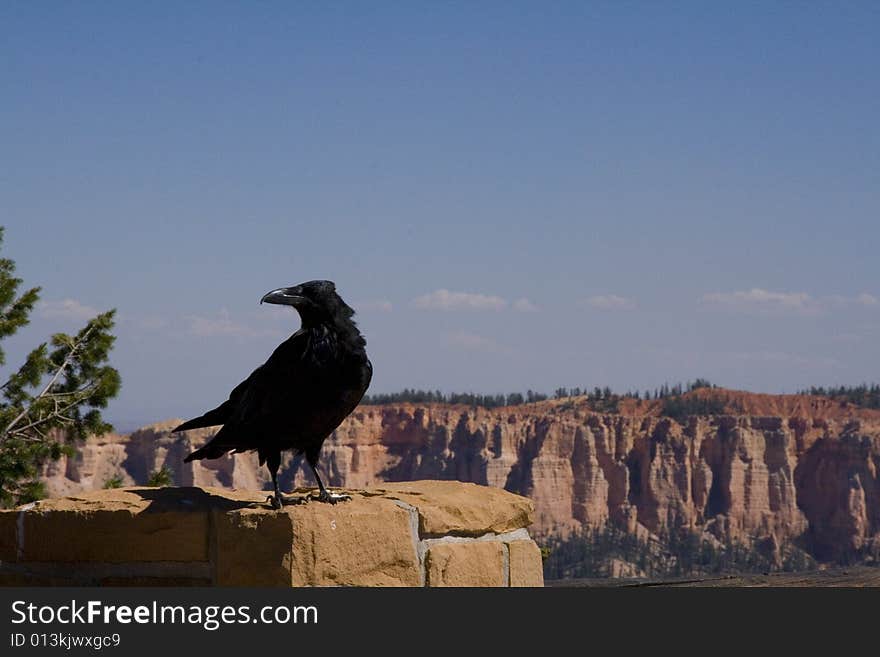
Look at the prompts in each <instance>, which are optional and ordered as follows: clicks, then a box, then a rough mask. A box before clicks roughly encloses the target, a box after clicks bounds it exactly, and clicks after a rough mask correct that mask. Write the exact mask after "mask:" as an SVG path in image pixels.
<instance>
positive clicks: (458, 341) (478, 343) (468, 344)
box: [449, 331, 504, 353]
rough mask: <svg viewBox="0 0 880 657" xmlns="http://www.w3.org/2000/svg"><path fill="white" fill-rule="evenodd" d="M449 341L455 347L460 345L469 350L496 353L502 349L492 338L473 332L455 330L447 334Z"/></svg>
mask: <svg viewBox="0 0 880 657" xmlns="http://www.w3.org/2000/svg"><path fill="white" fill-rule="evenodd" d="M449 343H450V344H451V345H453V346H455V347H461V348H462V349H467V350H470V351H486V352H490V353H497V352H500V351H503V350H504V349H503V347H502V346H501V345H500V344H498V343H497V342H496V341H495V340H493V339H492V338H486V337H483V336H482V335H476V334H474V333H466V332H465V331H457V332H455V333H451V334H450V335H449Z"/></svg>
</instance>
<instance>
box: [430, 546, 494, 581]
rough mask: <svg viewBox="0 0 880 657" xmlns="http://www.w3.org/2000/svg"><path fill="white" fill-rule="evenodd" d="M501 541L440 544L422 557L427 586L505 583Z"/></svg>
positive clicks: (432, 547)
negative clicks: (424, 558)
mask: <svg viewBox="0 0 880 657" xmlns="http://www.w3.org/2000/svg"><path fill="white" fill-rule="evenodd" d="M504 561H505V553H504V544H503V543H500V542H497V541H472V542H467V543H442V544H435V545H433V546H431V548H430V549H429V550H428V554H427V557H426V561H425V564H426V570H427V583H428V586H507V581H506V577H505V564H504Z"/></svg>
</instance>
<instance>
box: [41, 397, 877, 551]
mask: <svg viewBox="0 0 880 657" xmlns="http://www.w3.org/2000/svg"><path fill="white" fill-rule="evenodd" d="M797 413H798V414H795V415H791V416H783V415H770V416H762V415H724V416H713V417H694V418H689V419H688V420H686V421H684V422H682V423H679V422H676V421H673V420H671V419H669V418H663V417H657V416H656V415H652V414H642V415H638V414H633V415H614V414H607V415H604V414H597V413H592V412H590V411H588V410H586V409H585V407H583V406H579V405H578V404H577V403H574V404H567V405H565V404H554V403H544V404H533V405H523V406H516V407H508V408H502V409H492V410H487V409H480V408H476V409H475V408H469V407H459V406H448V405H442V404H430V405H411V404H401V405H391V406H364V407H360V408H358V409H357V410H356V411H355V413H353V414H352V415H351V416H350V417H349V418H348V419H347V420H346V421H345V422H344V423H343V424H342V425H341V426H340V427H339V429H338V430H337V431H336V432H335V433H334V434H333V436H332V437H331V438H330V439H329V440H328V441H327V442H326V443H325V446H324V452H323V457H322V461H321V467H322V468H323V471H324V472H327V473H328V477H327V483H328V484H329V485H331V486H344V487H347V488H362V487H367V486H371V485H374V484H377V483H380V482H383V481H406V480H413V479H457V480H461V481H471V482H476V483H480V484H486V485H489V486H496V487H500V488H505V489H507V490H510V491H512V492H516V493H520V494H523V495H527V496H529V497H531V498H532V499H533V500H534V503H535V511H536V514H535V518H536V520H535V525H534V527H533V533H536V534H537V535H539V536H540V535H547V534H550V533H562V534H565V533H567V532H570V531H571V530H573V529H575V528H577V527H580V526H581V525H583V524H593V525H598V524H601V523H604V522H606V521H609V520H610V521H611V522H613V523H614V524H616V525H618V526H620V527H625V528H627V529H628V530H629V531H631V532H636V533H642V534H657V533H659V532H661V531H663V530H668V529H672V528H677V527H682V526H684V527H689V528H692V529H694V530H701V531H704V532H708V533H710V534H712V535H714V536H715V537H716V538H718V539H719V540H722V541H724V542H728V541H730V540H745V539H749V538H766V539H769V540H772V541H774V542H775V543H776V544H781V543H782V542H784V541H786V540H793V539H799V540H801V541H804V542H805V543H806V544H808V545H809V546H810V549H811V551H813V552H814V554H815V556H817V557H818V558H820V559H837V558H840V557H841V556H842V555H845V553H847V552H849V551H854V550H859V549H862V548H864V547H865V546H866V545H868V544H870V542H871V541H877V542H880V475H878V471H880V422H878V421H875V420H874V419H873V418H872V419H869V420H863V419H862V420H860V419H854V418H853V417H851V415H850V414H840V413H838V414H836V416H835V417H829V416H828V414H827V413H821V412H815V413H812V416H810V414H809V408H807V409H806V413H805V412H804V409H801V408H799V409H798V410H797ZM175 423H176V421H168V422H164V423H160V424H156V425H152V426H151V427H147V428H145V429H141V430H139V431H136V432H134V433H133V434H131V435H130V436H114V435H109V436H104V437H99V438H93V439H90V440H89V441H88V442H87V443H86V444H85V445H83V446H82V448H81V449H80V450H79V453H78V455H77V456H76V457H73V458H68V459H63V460H62V461H59V462H57V463H54V464H52V465H50V466H48V467H47V469H46V473H45V475H46V476H45V478H46V481H47V483H48V486H49V490H50V493H51V494H52V495H53V496H57V495H69V494H72V493H75V492H77V491H79V490H86V489H94V488H101V487H102V486H103V485H104V482H106V481H107V480H108V479H109V478H111V477H113V476H121V477H122V480H123V483H124V484H125V485H128V484H134V483H140V484H142V483H144V482H145V481H146V479H147V477H148V476H149V473H150V472H151V471H152V470H155V469H158V468H160V467H162V466H166V467H167V468H168V469H169V470H170V471H171V472H172V474H173V478H174V482H175V483H176V484H178V485H197V486H224V487H234V488H244V489H261V488H268V476H267V474H266V471H265V468H260V467H259V466H258V464H257V460H256V456H255V455H252V454H239V455H236V456H230V455H227V456H225V457H223V458H220V459H216V460H214V461H196V462H193V463H187V464H184V463H183V457H184V456H185V455H186V454H187V453H188V452H189V451H190V450H191V449H193V448H195V447H197V446H199V445H201V444H202V443H203V442H204V441H205V440H206V439H207V438H208V437H209V436H210V435H212V430H196V431H192V432H188V433H187V434H184V435H172V434H170V433H169V429H170V428H171V427H172V426H174V425H175ZM301 465H302V464H301V463H300V461H299V459H297V458H293V457H290V456H288V457H287V458H286V459H285V461H284V463H283V464H282V474H281V480H282V483H283V485H284V486H285V487H288V488H290V487H293V486H299V485H310V484H313V483H314V482H313V481H312V479H311V476H310V475H309V474H308V472H307V471H306V469H303V468H302V467H301Z"/></svg>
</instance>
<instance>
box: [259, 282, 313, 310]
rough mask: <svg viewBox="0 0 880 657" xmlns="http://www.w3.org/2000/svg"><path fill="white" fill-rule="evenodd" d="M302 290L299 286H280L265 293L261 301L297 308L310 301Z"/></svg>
mask: <svg viewBox="0 0 880 657" xmlns="http://www.w3.org/2000/svg"><path fill="white" fill-rule="evenodd" d="M300 292H301V290H300V288H299V287H279V288H278V289H277V290H272V291H271V292H267V293H266V294H264V295H263V298H262V299H260V303H263V302H266V303H275V304H279V305H283V306H293V307H294V308H296V307H297V306H298V305H300V304H302V303H305V302H306V301H308V299H306V298H305V297H304V296H302V295H301V294H300Z"/></svg>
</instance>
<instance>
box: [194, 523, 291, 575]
mask: <svg viewBox="0 0 880 657" xmlns="http://www.w3.org/2000/svg"><path fill="white" fill-rule="evenodd" d="M213 521H214V544H213V545H212V550H211V551H212V553H213V560H214V583H215V584H216V585H217V586H282V587H284V586H290V585H291V582H292V581H293V576H292V571H291V566H292V555H291V551H292V549H293V521H292V519H291V517H290V515H289V514H288V513H285V512H276V511H272V510H268V509H241V510H238V511H230V512H226V513H223V512H215V513H214V515H213Z"/></svg>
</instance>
